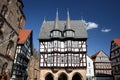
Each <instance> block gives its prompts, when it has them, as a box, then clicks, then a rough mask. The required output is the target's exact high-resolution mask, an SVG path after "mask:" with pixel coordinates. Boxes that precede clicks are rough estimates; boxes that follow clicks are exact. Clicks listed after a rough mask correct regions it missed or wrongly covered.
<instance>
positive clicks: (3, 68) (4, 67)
mask: <svg viewBox="0 0 120 80" xmlns="http://www.w3.org/2000/svg"><path fill="white" fill-rule="evenodd" d="M7 66H8V63H7V62H6V63H4V65H3V67H2V72H1V73H2V74H3V73H5V72H6V69H7Z"/></svg>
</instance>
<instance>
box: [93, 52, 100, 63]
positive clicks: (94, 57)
mask: <svg viewBox="0 0 120 80" xmlns="http://www.w3.org/2000/svg"><path fill="white" fill-rule="evenodd" d="M99 52H100V51H99ZM99 52H96V53H95V54H93V55H92V56H91V59H92V60H93V61H94V60H95V59H96V57H97V55H98V54H99Z"/></svg>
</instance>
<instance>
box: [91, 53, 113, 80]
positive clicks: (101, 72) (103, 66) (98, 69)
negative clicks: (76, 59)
mask: <svg viewBox="0 0 120 80" xmlns="http://www.w3.org/2000/svg"><path fill="white" fill-rule="evenodd" d="M91 59H93V61H94V73H95V80H113V76H112V66H111V61H110V60H109V56H108V55H107V54H106V53H105V52H103V51H99V52H97V53H95V54H94V55H92V56H91Z"/></svg>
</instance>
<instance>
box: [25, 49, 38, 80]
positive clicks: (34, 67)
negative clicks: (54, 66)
mask: <svg viewBox="0 0 120 80" xmlns="http://www.w3.org/2000/svg"><path fill="white" fill-rule="evenodd" d="M39 55H40V54H39V53H38V52H37V51H36V50H33V56H32V57H31V58H30V61H29V64H28V68H27V70H28V78H27V80H40V66H39Z"/></svg>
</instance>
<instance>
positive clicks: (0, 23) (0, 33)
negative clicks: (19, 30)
mask: <svg viewBox="0 0 120 80" xmlns="http://www.w3.org/2000/svg"><path fill="white" fill-rule="evenodd" d="M3 24H4V21H3V19H2V18H0V40H3V38H4V36H3V32H4V29H3Z"/></svg>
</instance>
